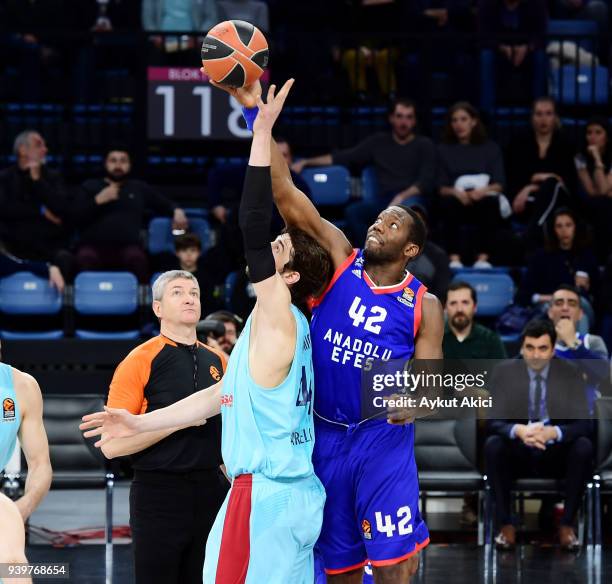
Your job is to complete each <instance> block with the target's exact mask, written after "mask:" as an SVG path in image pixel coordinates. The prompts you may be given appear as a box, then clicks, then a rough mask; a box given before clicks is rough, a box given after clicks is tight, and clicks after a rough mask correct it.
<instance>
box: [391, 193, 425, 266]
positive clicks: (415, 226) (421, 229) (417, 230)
mask: <svg viewBox="0 0 612 584" xmlns="http://www.w3.org/2000/svg"><path fill="white" fill-rule="evenodd" d="M394 206H395V207H399V208H400V209H403V210H404V211H405V212H406V213H407V214H408V215H410V217H411V218H412V227H411V228H410V231H409V232H408V237H407V238H406V243H414V244H415V245H418V246H419V254H421V252H422V251H423V248H424V247H425V242H426V241H427V226H426V225H425V222H424V221H423V219H421V216H420V215H419V214H418V213H417V212H416V211H415V210H414V209H412V208H411V207H408V206H407V205H394ZM412 259H414V258H412Z"/></svg>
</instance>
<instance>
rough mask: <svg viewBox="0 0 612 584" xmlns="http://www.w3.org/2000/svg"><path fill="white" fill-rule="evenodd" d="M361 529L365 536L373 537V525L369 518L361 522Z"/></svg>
mask: <svg viewBox="0 0 612 584" xmlns="http://www.w3.org/2000/svg"><path fill="white" fill-rule="evenodd" d="M361 530H362V531H363V537H365V538H366V539H372V525H371V524H370V522H369V521H368V520H367V519H364V520H363V521H362V522H361Z"/></svg>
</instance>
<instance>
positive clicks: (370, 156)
mask: <svg viewBox="0 0 612 584" xmlns="http://www.w3.org/2000/svg"><path fill="white" fill-rule="evenodd" d="M389 123H390V124H391V132H390V133H389V132H380V133H377V134H374V135H372V136H369V137H367V138H366V139H365V140H363V141H362V142H360V143H359V144H357V145H356V146H354V147H353V148H350V149H348V150H340V151H336V152H334V153H333V154H325V155H323V156H317V157H315V158H307V159H303V160H300V161H298V162H296V163H294V165H293V170H294V171H296V172H298V173H300V172H302V169H303V168H304V167H305V166H325V165H328V164H340V165H345V166H351V167H353V166H356V167H361V168H362V167H364V166H367V165H373V166H374V169H375V172H376V178H377V179H378V185H379V194H378V196H377V198H376V200H374V201H360V202H358V203H353V204H352V205H350V206H349V207H348V208H347V209H346V214H345V215H346V220H347V223H348V226H347V229H348V231H349V237H350V238H351V239H352V241H353V242H359V243H361V242H362V241H364V240H365V235H366V232H367V230H368V227H369V226H370V225H371V224H372V222H373V221H374V219H375V218H376V217H377V216H378V214H379V213H380V212H381V211H382V210H383V209H385V208H386V207H388V206H389V205H397V204H400V203H401V204H404V205H412V204H417V203H419V204H424V205H427V204H428V202H429V195H430V194H431V191H432V189H433V183H434V174H435V150H434V146H433V143H432V142H431V140H430V139H429V138H426V137H425V136H420V135H418V134H417V133H416V126H417V115H416V106H415V104H414V103H413V102H412V101H410V100H408V99H398V100H396V101H395V102H394V103H393V104H392V106H391V108H390V110H389Z"/></svg>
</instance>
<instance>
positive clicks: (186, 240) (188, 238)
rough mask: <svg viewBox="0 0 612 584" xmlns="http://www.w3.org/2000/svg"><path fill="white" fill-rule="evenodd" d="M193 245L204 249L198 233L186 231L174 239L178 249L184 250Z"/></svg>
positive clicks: (175, 246)
mask: <svg viewBox="0 0 612 584" xmlns="http://www.w3.org/2000/svg"><path fill="white" fill-rule="evenodd" d="M191 247H196V248H198V249H199V250H200V251H202V240H201V239H200V236H199V235H198V234H197V233H185V234H183V235H179V236H178V237H177V238H176V239H175V240H174V249H175V250H176V251H183V250H185V249H189V248H191Z"/></svg>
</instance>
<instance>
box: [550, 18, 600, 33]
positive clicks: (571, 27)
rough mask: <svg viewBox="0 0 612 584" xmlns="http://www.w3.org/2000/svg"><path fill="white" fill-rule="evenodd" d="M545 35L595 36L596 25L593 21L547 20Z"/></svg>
mask: <svg viewBox="0 0 612 584" xmlns="http://www.w3.org/2000/svg"><path fill="white" fill-rule="evenodd" d="M547 34H548V36H549V37H562V36H572V35H580V36H591V37H596V36H597V23H596V22H595V21H594V20H549V21H548V30H547Z"/></svg>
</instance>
